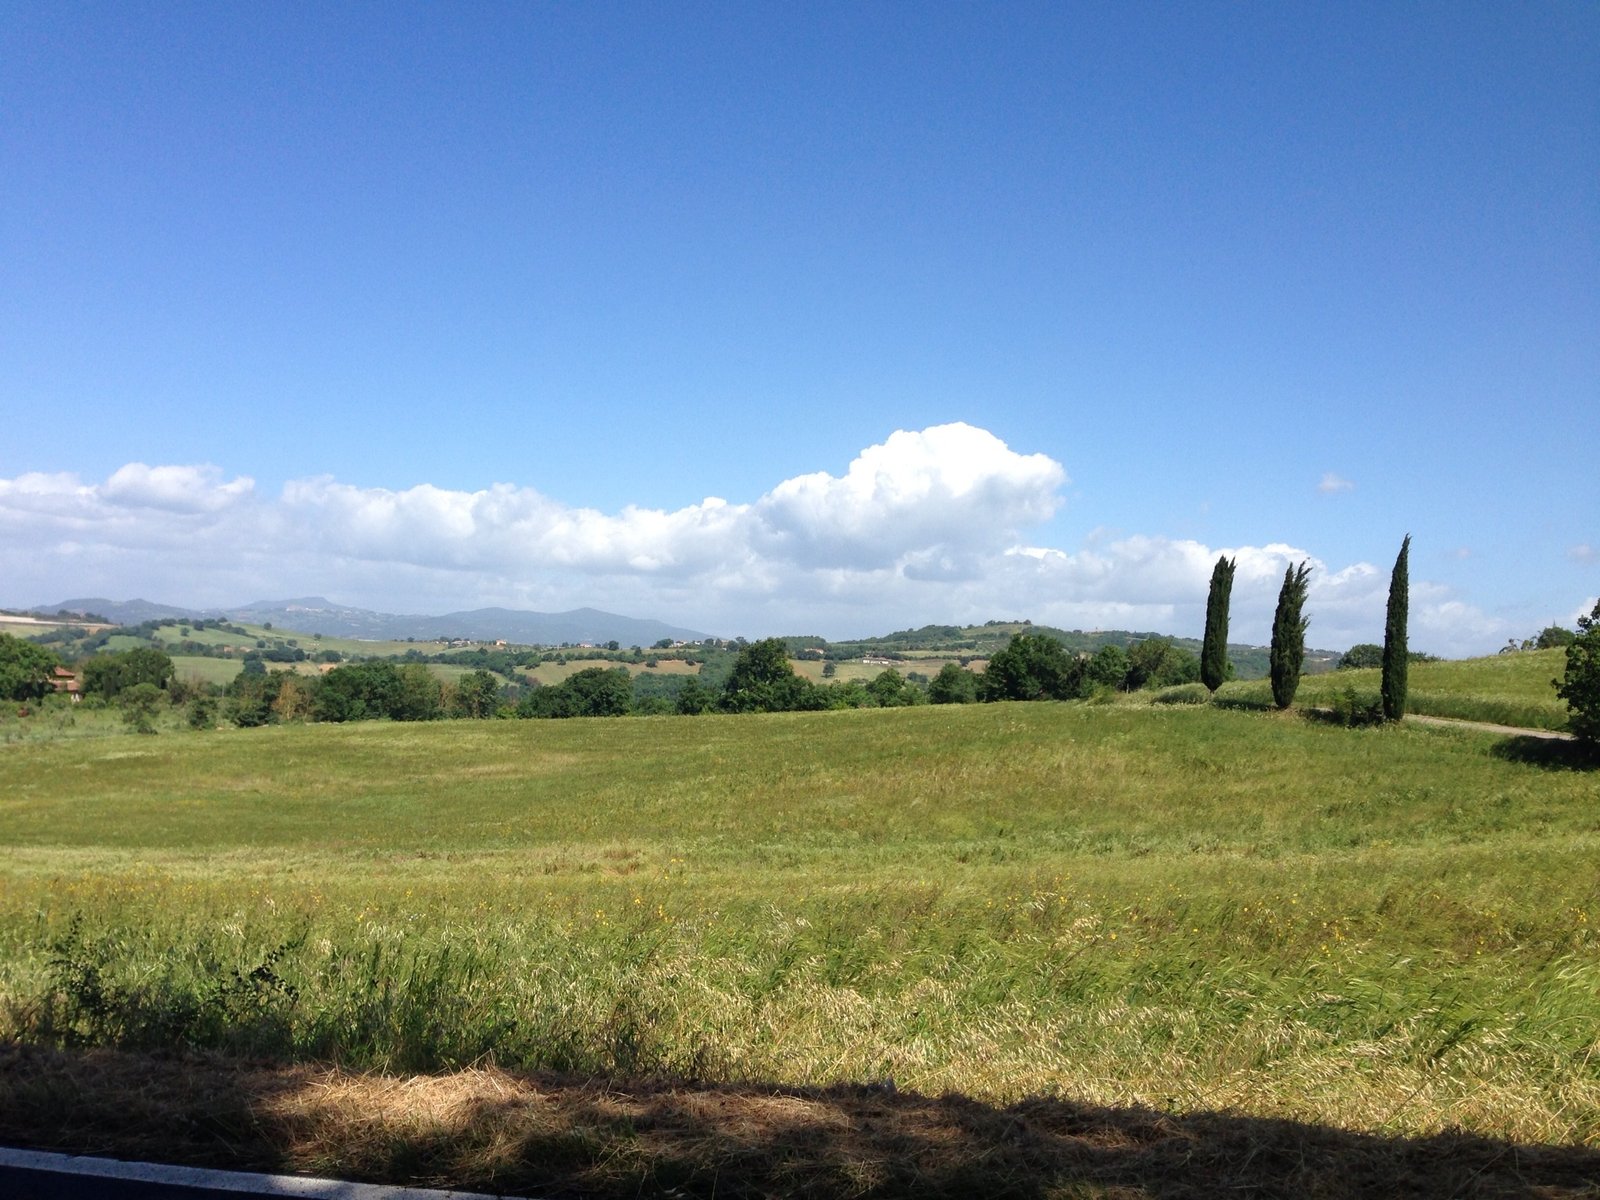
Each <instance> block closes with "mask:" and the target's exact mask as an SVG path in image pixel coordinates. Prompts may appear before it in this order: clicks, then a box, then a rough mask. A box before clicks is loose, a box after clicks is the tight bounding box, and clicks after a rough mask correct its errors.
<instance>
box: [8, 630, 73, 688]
mask: <svg viewBox="0 0 1600 1200" xmlns="http://www.w3.org/2000/svg"><path fill="white" fill-rule="evenodd" d="M60 665H61V660H60V659H59V658H57V657H56V656H55V655H54V654H53V653H51V652H50V651H49V650H46V649H45V648H44V647H43V646H36V645H34V644H33V643H32V642H30V641H28V640H27V639H26V638H19V637H13V636H11V634H9V633H0V700H40V699H43V698H44V697H45V696H48V695H49V694H50V693H51V692H52V691H54V690H55V685H54V684H53V683H51V682H50V680H51V676H52V675H53V674H54V672H55V669H56V668H57V667H59V666H60Z"/></svg>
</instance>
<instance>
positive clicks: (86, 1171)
mask: <svg viewBox="0 0 1600 1200" xmlns="http://www.w3.org/2000/svg"><path fill="white" fill-rule="evenodd" d="M241 1195H243V1196H292V1197H296V1200H497V1198H496V1197H493V1196H490V1195H489V1194H488V1193H486V1192H454V1191H438V1190H436V1189H433V1188H412V1187H393V1186H390V1185H388V1184H381V1183H346V1182H343V1181H341V1180H338V1179H307V1178H304V1177H302V1176H298V1175H255V1174H251V1173H249V1172H246V1171H208V1170H202V1169H200V1168H197V1167H168V1166H162V1165H161V1164H159V1163H142V1162H121V1161H119V1160H117V1159H113V1158H87V1157H82V1156H78V1155H71V1154H49V1153H46V1152H44V1151H40V1150H8V1149H4V1148H0V1196H5V1197H6V1198H7V1200H12V1198H15V1200H33V1198H34V1197H38V1198H39V1200H56V1198H57V1197H70V1196H82V1197H102V1196H104V1197H112V1196H128V1197H130V1198H132V1197H138V1198H139V1200H143V1198H145V1197H153V1196H172V1197H173V1198H174V1200H191V1198H193V1200H199V1198H200V1197H205V1196H218V1197H238V1196H241Z"/></svg>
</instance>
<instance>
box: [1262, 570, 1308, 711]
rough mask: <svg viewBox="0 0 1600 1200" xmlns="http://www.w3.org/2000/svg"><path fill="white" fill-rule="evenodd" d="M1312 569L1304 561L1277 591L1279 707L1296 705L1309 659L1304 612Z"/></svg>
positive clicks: (1274, 673) (1274, 668)
mask: <svg viewBox="0 0 1600 1200" xmlns="http://www.w3.org/2000/svg"><path fill="white" fill-rule="evenodd" d="M1310 575H1311V568H1310V566H1308V565H1307V564H1306V563H1304V562H1302V563H1301V564H1300V565H1299V566H1295V567H1287V568H1285V570H1284V572H1283V587H1282V588H1281V589H1279V591H1278V610H1277V612H1276V613H1274V614H1273V617H1272V655H1271V666H1270V669H1269V674H1270V675H1271V677H1272V701H1273V703H1274V704H1276V705H1277V706H1278V707H1279V708H1288V707H1289V705H1291V704H1293V703H1294V694H1295V691H1296V690H1297V689H1298V688H1299V687H1300V668H1301V667H1302V666H1304V665H1305V659H1306V627H1307V626H1308V625H1310V624H1311V618H1309V617H1306V616H1303V615H1302V614H1301V610H1302V609H1303V608H1304V607H1305V602H1306V580H1307V579H1308V578H1309V577H1310Z"/></svg>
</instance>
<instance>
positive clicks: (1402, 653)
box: [1383, 533, 1411, 721]
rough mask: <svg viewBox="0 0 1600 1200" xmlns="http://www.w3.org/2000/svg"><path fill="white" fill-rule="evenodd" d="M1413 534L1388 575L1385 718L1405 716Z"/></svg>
mask: <svg viewBox="0 0 1600 1200" xmlns="http://www.w3.org/2000/svg"><path fill="white" fill-rule="evenodd" d="M1410 558H1411V535H1410V534H1409V533H1408V534H1406V540H1405V541H1403V542H1401V543H1400V556H1399V557H1398V558H1396V559H1395V560H1394V574H1392V575H1390V576H1389V616H1388V619H1387V620H1386V621H1385V622H1384V626H1383V719H1384V720H1385V721H1398V720H1399V719H1400V718H1401V717H1403V716H1405V715H1406V666H1407V664H1408V662H1409V661H1410V660H1409V657H1408V652H1407V650H1406V618H1407V615H1408V613H1409V610H1410V607H1411V580H1410V565H1409V564H1410Z"/></svg>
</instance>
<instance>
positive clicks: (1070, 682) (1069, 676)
mask: <svg viewBox="0 0 1600 1200" xmlns="http://www.w3.org/2000/svg"><path fill="white" fill-rule="evenodd" d="M978 692H979V695H980V696H982V698H983V699H985V700H1070V699H1072V698H1073V697H1074V696H1076V695H1077V681H1076V679H1075V678H1074V672H1073V669H1072V660H1070V659H1069V658H1068V657H1067V651H1066V648H1065V647H1063V646H1062V645H1061V643H1060V642H1058V641H1056V639H1055V638H1053V637H1050V636H1049V635H1047V634H1043V633H1019V634H1016V635H1014V636H1013V637H1012V639H1011V640H1010V641H1009V642H1008V643H1006V647H1005V649H1004V650H1001V651H998V652H997V653H996V654H995V655H994V656H993V657H991V658H990V659H989V667H988V669H987V670H986V671H984V673H983V679H982V680H981V681H980V682H979V685H978Z"/></svg>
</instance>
